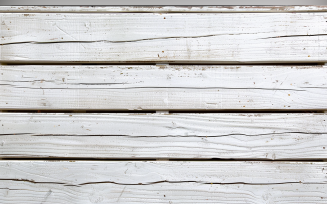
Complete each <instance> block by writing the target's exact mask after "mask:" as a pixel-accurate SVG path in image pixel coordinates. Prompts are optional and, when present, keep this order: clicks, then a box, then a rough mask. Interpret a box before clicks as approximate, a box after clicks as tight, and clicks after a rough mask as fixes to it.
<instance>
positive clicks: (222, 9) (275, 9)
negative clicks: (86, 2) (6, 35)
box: [0, 5, 327, 13]
mask: <svg viewBox="0 0 327 204" xmlns="http://www.w3.org/2000/svg"><path fill="white" fill-rule="evenodd" d="M326 11H327V6H324V5H319V6H318V5H316V6H314V5H310V6H0V13H42V12H44V13H128V12H140V13H171V12H172V13H173V12H181V13H183V12H185V13H191V12H203V13H243V12H251V13H253V12H258V13H259V12H265V13H271V12H272V13H287V12H326Z"/></svg>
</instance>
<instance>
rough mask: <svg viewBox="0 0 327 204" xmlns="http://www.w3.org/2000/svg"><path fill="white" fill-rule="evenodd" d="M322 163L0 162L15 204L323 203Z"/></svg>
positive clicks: (4, 199)
mask: <svg viewBox="0 0 327 204" xmlns="http://www.w3.org/2000/svg"><path fill="white" fill-rule="evenodd" d="M326 169H327V165H326V163H322V162H319V163H309V162H307V163H302V162H273V163H271V162H81V161H79V162H35V161H34V162H22V161H18V162H17V161H16V162H15V161H1V162H0V173H1V174H0V175H1V178H0V180H1V182H0V195H1V196H0V201H1V203H5V204H13V203H15V204H16V203H67V202H69V203H108V202H118V203H147V202H149V203H181V202H182V203H233V204H234V203H257V204H259V203H294V202H296V203H326V195H327V194H326V181H327V180H326V176H325V174H326Z"/></svg>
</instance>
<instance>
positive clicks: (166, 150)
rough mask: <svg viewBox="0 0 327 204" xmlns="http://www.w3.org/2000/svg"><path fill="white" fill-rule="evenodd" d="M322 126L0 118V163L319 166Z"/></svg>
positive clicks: (73, 116) (192, 119)
mask: <svg viewBox="0 0 327 204" xmlns="http://www.w3.org/2000/svg"><path fill="white" fill-rule="evenodd" d="M326 120H327V118H326V115H325V114H295V113H293V114H91V113H85V114H81V113H80V114H78V113H67V114H58V113H56V114H49V113H47V114H46V113H41V114H40V113H39V114H38V113H34V114H32V113H1V115H0V125H1V126H0V128H1V130H2V134H1V135H0V157H2V158H78V159H83V158H97V159H130V158H132V159H157V158H162V159H167V158H168V159H212V158H220V159H266V160H267V159H268V160H287V159H290V160H302V159H305V160H309V159H313V160H319V159H325V158H327V152H326V149H327V146H326V144H327V137H326V135H327V130H326ZM140 127H141V128H140ZM304 149H305V151H303V150H304Z"/></svg>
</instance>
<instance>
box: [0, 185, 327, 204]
mask: <svg viewBox="0 0 327 204" xmlns="http://www.w3.org/2000/svg"><path fill="white" fill-rule="evenodd" d="M326 192H327V186H326V184H300V183H287V184H271V185H265V184H262V185H246V184H224V185H221V184H199V183H192V182H185V183H157V184H150V185H116V184H112V183H97V184H88V185H82V186H78V187H76V186H67V185H62V184H52V183H30V182H26V181H10V180H5V181H1V182H0V202H1V203H3V204H17V203H24V204H34V203H48V204H67V203H71V204H81V203H83V204H95V203H124V204H126V203H128V204H134V203H142V204H143V203H215V204H217V203H218V204H243V203H252V204H263V203H285V204H294V203H297V204H304V203H317V204H326V200H327V197H326Z"/></svg>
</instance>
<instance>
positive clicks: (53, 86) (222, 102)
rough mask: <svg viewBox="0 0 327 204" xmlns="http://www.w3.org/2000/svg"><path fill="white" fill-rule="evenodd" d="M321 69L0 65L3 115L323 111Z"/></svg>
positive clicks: (325, 70)
mask: <svg viewBox="0 0 327 204" xmlns="http://www.w3.org/2000/svg"><path fill="white" fill-rule="evenodd" d="M326 79H327V67H323V66H209V65H208V66H206V65H203V66H192V65H188V66H161V65H160V66H148V65H142V66H58V65H56V66H40V65H39V66H38V65H32V66H1V67H0V84H1V87H0V90H1V91H0V96H1V97H0V109H2V110H10V109H13V110H17V109H31V110H51V109H54V110H55V109H57V110H58V109H59V110H62V109H68V110H85V109H91V110H95V109H97V110H181V109H183V110H201V109H202V110H203V109H205V110H231V109H237V110H249V109H259V110H263V109H270V110H277V109H278V110H282V109H287V110H295V109H306V110H308V109H312V110H326V109H327V103H326V101H327V83H326Z"/></svg>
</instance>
